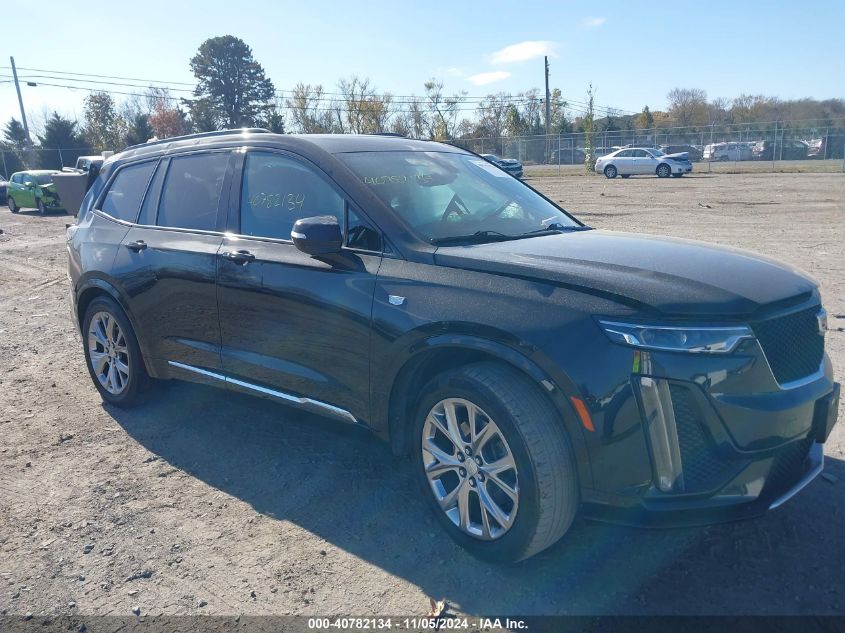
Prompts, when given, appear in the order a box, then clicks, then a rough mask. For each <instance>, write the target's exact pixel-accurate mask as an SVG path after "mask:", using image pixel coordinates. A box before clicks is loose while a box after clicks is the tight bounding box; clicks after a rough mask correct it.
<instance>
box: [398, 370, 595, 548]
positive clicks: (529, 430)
mask: <svg viewBox="0 0 845 633" xmlns="http://www.w3.org/2000/svg"><path fill="white" fill-rule="evenodd" d="M414 437H415V438H416V446H415V450H414V455H415V461H416V466H417V471H418V473H419V475H418V479H419V481H420V483H421V484H422V486H423V488H424V495H425V496H426V498H427V499H428V501H429V503H430V505H431V507H432V509H433V511H434V513H435V515H436V516H437V518H438V520H439V521H440V523H441V524H442V525H443V527H444V528H445V529H446V531H447V532H448V533H449V535H450V536H451V537H452V538H453V539H454V540H455V541H457V542H458V543H459V544H460V545H461V546H463V547H464V548H466V549H467V550H469V551H470V552H471V553H472V554H474V555H476V556H478V557H479V558H483V559H486V560H492V561H499V562H515V561H519V560H523V559H525V558H528V557H530V556H532V555H534V554H536V553H537V552H539V551H541V550H543V549H545V548H547V547H549V546H550V545H552V544H553V543H555V542H556V541H557V540H558V539H560V538H561V537H562V536H563V534H564V533H565V532H566V531H567V529H568V528H569V526H570V525H571V523H572V520H573V518H574V516H575V512H576V510H577V508H578V503H579V494H578V479H577V471H576V467H575V458H574V456H573V452H572V448H571V445H570V442H569V438H568V437H567V434H566V431H565V430H564V428H563V422H562V420H561V419H560V416H559V415H558V413H557V411H556V410H555V409H554V407H553V406H552V405H551V403H550V402H549V401H548V400H547V399H546V397H545V396H544V395H543V394H542V393H541V392H540V391H539V390H538V388H537V387H536V386H535V385H534V384H533V383H532V382H531V381H530V380H529V379H528V378H527V377H526V376H524V375H523V374H521V373H520V372H518V371H516V370H514V369H512V368H510V367H507V366H504V365H499V364H496V363H490V362H483V363H477V364H472V365H468V366H465V367H461V368H458V369H455V370H452V371H449V372H446V373H443V374H441V375H439V376H437V377H436V378H435V379H434V380H432V381H431V382H430V383H429V384H428V385H427V386H426V387H425V388H424V390H423V396H422V399H421V400H420V404H419V408H418V412H417V417H416V425H415V431H414Z"/></svg>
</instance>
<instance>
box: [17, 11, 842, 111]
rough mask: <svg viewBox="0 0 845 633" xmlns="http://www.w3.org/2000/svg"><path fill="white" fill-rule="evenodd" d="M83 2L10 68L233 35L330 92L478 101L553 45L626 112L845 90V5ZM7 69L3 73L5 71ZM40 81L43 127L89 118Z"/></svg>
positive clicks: (29, 26) (290, 77)
mask: <svg viewBox="0 0 845 633" xmlns="http://www.w3.org/2000/svg"><path fill="white" fill-rule="evenodd" d="M84 6H86V5H85V3H82V4H79V3H71V2H66V1H52V0H47V1H42V2H40V3H39V9H38V11H37V17H36V16H35V14H32V15H30V18H29V19H28V20H27V21H23V22H21V23H20V24H18V25H17V26H16V27H15V29H13V31H11V32H12V33H14V37H4V38H3V45H2V49H3V53H4V54H3V55H2V57H0V66H2V67H6V66H8V56H9V55H14V56H15V60H16V63H17V65H18V66H19V67H24V68H37V69H47V70H53V71H66V72H82V73H96V74H101V75H119V76H124V77H138V78H143V79H157V80H159V81H165V82H193V76H192V74H191V72H190V70H189V68H188V60H189V59H190V57H191V56H192V55H193V54H194V53H195V52H196V49H197V47H198V46H199V44H200V43H201V42H202V41H203V40H204V39H206V38H207V37H211V36H214V35H223V34H233V35H236V36H238V37H240V38H242V39H244V40H245V41H246V42H247V43H248V44H249V45H250V46H251V47H252V49H253V52H254V54H255V57H256V59H257V60H258V61H259V62H260V63H261V64H262V65H263V66H264V68H265V70H266V72H267V74H268V76H269V77H270V78H271V79H272V80H273V82H274V83H275V85H276V88H277V89H282V90H284V89H289V88H291V87H292V86H294V85H295V84H296V83H297V82H300V81H302V82H306V83H312V84H315V83H322V84H323V85H324V86H325V87H326V89H327V90H329V91H331V90H332V89H333V88H334V87H335V85H336V83H337V80H338V79H339V78H340V77H344V76H349V75H351V74H353V73H355V74H358V75H359V76H361V77H369V78H370V79H371V81H372V82H373V83H374V84H375V86H376V88H377V89H378V90H379V91H380V92H381V91H384V92H392V93H394V94H396V95H407V94H413V93H415V94H420V93H422V91H423V88H422V84H423V82H425V81H426V80H427V79H428V78H430V77H438V78H442V79H443V80H444V81H445V83H446V87H447V89H448V90H449V91H461V90H464V91H466V92H467V93H468V94H469V95H470V96H481V95H485V94H487V93H490V92H498V91H500V90H504V91H509V92H519V91H523V90H526V89H529V88H532V87H537V88H542V82H543V61H542V56H543V54H544V53H545V54H548V55H549V56H550V63H551V85H552V87H559V88H560V89H561V90H562V91H563V94H564V96H566V97H569V98H570V99H574V100H580V101H583V100H584V99H585V92H586V89H587V85H588V83H590V82H592V83H593V85H594V86H595V87H596V90H597V102H598V103H599V104H601V105H603V106H614V107H617V108H620V109H622V110H627V111H639V110H641V109H642V106H643V105H646V104H648V105H649V106H650V107H652V109H662V108H663V107H664V105H665V97H666V93H667V92H668V91H669V90H670V89H672V88H673V87H676V86H680V87H695V88H703V89H704V90H706V91H707V94H708V97H710V98H714V97H728V98H732V97H735V96H737V95H738V94H740V93H743V92H745V93H762V94H767V95H776V96H779V97H781V98H796V97H803V96H810V97H815V98H827V97H845V72H843V65H842V64H843V59H845V35H843V33H845V6H843V4H842V2H841V1H835V0H831V1H812V0H805V1H800V0H793V1H791V2H782V1H781V2H777V1H776V2H762V1H748V2H726V1H722V0H710V1H708V2H706V3H697V2H691V1H689V0H687V1H686V2H676V3H672V2H656V3H640V2H630V1H629V2H575V1H572V2H537V1H531V0H522V1H520V2H514V1H513V0H510V1H508V2H500V1H498V0H486V1H484V2H475V1H461V0H451V1H448V2H444V1H441V0H426V1H425V2H396V1H393V2H387V1H378V2H361V1H359V2H349V1H345V2H341V1H321V0H311V1H309V2H302V1H298V2H284V1H282V2H260V1H254V2H241V3H239V2H231V1H229V2H218V1H205V2H197V1H193V0H185V1H175V0H169V1H168V2H164V1H161V0H147V1H146V2H144V3H135V2H131V3H130V2H117V1H116V2H109V3H103V4H99V5H96V7H95V6H89V8H87V9H85V8H83V7H84ZM141 6H142V7H143V9H140V8H139V7H141ZM27 22H28V23H27ZM36 26H37V28H36ZM30 30H31V31H30ZM27 33H29V35H27ZM8 74H10V71H9V70H8V69H6V68H0V75H8ZM20 74H21V75H34V74H44V73H35V72H32V71H21V72H20ZM5 79H6V77H4V76H0V82H3V81H4V80H5ZM35 81H41V82H42V85H39V86H38V87H29V86H26V87H24V88H23V91H24V101H25V105H26V108H27V111H28V114H29V116H30V118H32V119H34V120H35V121H36V122H37V121H38V120H39V119H43V116H44V112H45V111H48V110H53V109H55V110H58V111H59V112H61V113H63V114H66V115H81V112H82V105H81V104H82V99H83V97H84V96H85V94H87V93H86V92H85V91H84V90H75V91H72V90H67V89H61V88H50V87H47V86H44V85H43V83H44V82H50V83H65V84H70V83H76V82H70V81H57V80H50V79H43V78H41V79H35ZM79 85H85V84H79ZM88 85H90V84H88ZM106 87H108V86H106ZM182 87H183V88H189V87H190V86H182ZM110 88H111V89H113V90H119V91H127V90H132V89H127V88H125V87H118V86H111V87H110ZM174 94H177V95H178V94H179V93H174ZM11 116H16V117H19V114H18V105H17V99H16V96H15V92H14V87H13V86H12V84H10V83H0V122H2V123H3V124H5V122H6V121H8V119H9V117H11Z"/></svg>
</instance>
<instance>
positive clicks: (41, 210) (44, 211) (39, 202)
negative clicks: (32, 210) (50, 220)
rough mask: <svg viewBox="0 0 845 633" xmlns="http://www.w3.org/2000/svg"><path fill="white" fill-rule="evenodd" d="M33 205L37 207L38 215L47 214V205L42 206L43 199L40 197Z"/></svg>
mask: <svg viewBox="0 0 845 633" xmlns="http://www.w3.org/2000/svg"><path fill="white" fill-rule="evenodd" d="M35 206H36V207H38V213H39V215H47V207H45V206H44V201H43V200H42V199H41V198H38V200H37V201H36V202H35Z"/></svg>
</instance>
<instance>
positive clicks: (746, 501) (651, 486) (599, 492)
mask: <svg viewBox="0 0 845 633" xmlns="http://www.w3.org/2000/svg"><path fill="white" fill-rule="evenodd" d="M796 309H797V310H798V311H799V312H803V311H805V310H806V308H805V309H803V310H802V309H801V307H800V306H799V307H798V308H796ZM810 309H811V311H812V310H815V309H816V308H812V306H811V308H810ZM597 344H599V343H597ZM611 345H612V346H611V347H610V348H608V349H604V350H601V352H599V353H597V354H596V356H599V357H601V358H602V366H603V368H604V369H603V372H602V373H598V374H595V376H596V377H595V378H591V377H589V376H587V374H580V373H578V374H577V375H576V376H575V378H574V381H575V382H576V384H579V386H580V389H581V396H580V397H582V399H583V400H584V401H585V402H586V403H588V404H589V405H590V406H589V409H590V415H591V422H592V425H593V426H594V429H595V430H594V431H591V432H585V433H584V439H585V442H586V444H587V452H588V454H589V460H590V472H591V474H592V481H591V482H590V483H589V484H587V485H585V486H583V487H582V499H583V513H584V515H585V516H586V517H588V518H594V519H601V520H608V521H615V522H622V523H628V524H637V525H658V526H660V525H666V526H670V525H691V524H706V523H713V522H719V521H731V520H736V519H742V518H747V517H752V516H756V515H759V514H762V513H763V512H765V511H767V510H768V509H770V508H775V507H778V506H779V505H781V504H782V503H785V502H786V501H787V500H788V499H790V498H791V497H792V496H794V495H795V494H796V493H797V492H798V491H800V490H801V489H802V488H803V487H805V486H806V485H807V484H808V483H810V482H811V481H812V480H813V479H814V478H815V477H816V476H817V475H818V474H819V473H820V472H821V469H822V466H823V451H822V444H823V443H824V442H825V440H826V439H827V437H828V436H829V435H830V433H831V430H832V428H833V426H834V424H835V423H836V420H837V413H838V403H839V392H840V386H839V385H838V384H837V383H835V382H834V381H833V370H832V367H831V364H830V360H829V358H827V356H824V357H823V360H822V363H821V366H820V367H819V369H818V371H817V372H815V373H812V374H810V375H807V376H805V377H804V378H802V379H800V380H792V381H783V382H781V383H778V381H777V380H776V379H775V374H773V369H772V365H770V363H769V361H768V360H767V357H766V355H765V353H764V352H763V347H762V344H761V343H760V341H759V340H758V339H753V340H747V341H745V342H744V343H742V344H740V346H739V347H737V348H736V350H735V351H734V352H732V353H730V354H713V355H705V354H698V355H696V354H684V353H673V352H656V351H645V350H635V349H632V348H629V347H625V346H622V345H617V344H611ZM587 365H588V361H587V362H585V368H586V366H587ZM774 366H775V368H776V369H777V368H778V367H779V366H778V365H777V364H775V365H774ZM611 368H612V369H611ZM575 371H576V372H577V368H576V370H575ZM780 375H781V377H782V378H783V374H780Z"/></svg>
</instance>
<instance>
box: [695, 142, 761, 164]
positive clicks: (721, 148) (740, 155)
mask: <svg viewBox="0 0 845 633" xmlns="http://www.w3.org/2000/svg"><path fill="white" fill-rule="evenodd" d="M753 157H754V153H753V152H752V151H751V144H749V143H711V144H710V145H705V146H704V152H703V153H702V155H701V160H705V161H707V160H716V161H729V160H734V161H736V160H751V159H752V158H753Z"/></svg>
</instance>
